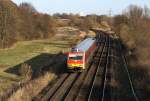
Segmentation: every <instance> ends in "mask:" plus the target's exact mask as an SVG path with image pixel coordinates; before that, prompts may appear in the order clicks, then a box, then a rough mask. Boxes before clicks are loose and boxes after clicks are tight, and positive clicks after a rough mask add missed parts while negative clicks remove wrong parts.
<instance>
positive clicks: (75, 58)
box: [69, 56, 83, 60]
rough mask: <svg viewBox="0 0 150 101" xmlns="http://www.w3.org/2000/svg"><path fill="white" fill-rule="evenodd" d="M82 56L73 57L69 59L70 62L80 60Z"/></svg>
mask: <svg viewBox="0 0 150 101" xmlns="http://www.w3.org/2000/svg"><path fill="white" fill-rule="evenodd" d="M82 58H83V57H82V56H73V57H69V59H70V60H82Z"/></svg>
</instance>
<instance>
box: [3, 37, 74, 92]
mask: <svg viewBox="0 0 150 101" xmlns="http://www.w3.org/2000/svg"><path fill="white" fill-rule="evenodd" d="M64 39H65V40H64ZM73 40H76V38H75V36H68V37H67V36H65V37H53V38H51V39H47V40H34V41H24V42H18V43H17V44H15V45H14V46H13V47H11V48H10V49H5V50H0V92H3V91H5V89H7V88H9V87H11V86H12V85H13V84H16V83H17V82H19V81H20V80H22V79H23V78H22V77H20V76H18V75H16V74H13V73H9V72H6V70H7V69H9V68H11V67H15V66H16V65H17V64H20V63H22V62H24V61H27V60H30V59H31V58H33V57H36V56H38V55H40V54H42V53H50V54H56V53H58V52H60V51H62V50H64V51H67V50H68V49H69V47H71V46H72V45H73V43H74V41H73ZM46 59H48V57H46V56H45V57H42V58H39V59H36V61H34V62H35V63H33V64H37V63H38V62H42V61H44V60H46Z"/></svg>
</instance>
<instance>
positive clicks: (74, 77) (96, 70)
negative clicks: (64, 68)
mask: <svg viewBox="0 0 150 101" xmlns="http://www.w3.org/2000/svg"><path fill="white" fill-rule="evenodd" d="M97 37H98V39H97V47H98V48H97V50H96V52H95V55H94V56H93V60H92V61H91V62H90V64H89V66H88V68H87V69H86V70H85V71H83V72H82V73H80V72H79V73H65V74H63V75H61V77H60V78H58V79H57V80H56V81H55V83H54V84H53V85H51V84H50V85H48V86H47V87H46V88H45V89H44V90H43V91H42V92H41V93H40V94H39V95H38V96H37V97H35V98H34V99H33V101H111V100H112V99H113V98H112V96H111V94H112V91H111V89H112V88H111V85H110V82H111V80H112V78H113V66H114V64H115V59H116V57H117V56H118V55H117V54H118V53H117V51H116V49H115V47H114V46H113V44H112V43H114V42H113V40H112V39H111V38H109V37H108V36H107V35H105V34H99V35H98V36H97ZM128 76H129V75H128ZM130 84H131V83H130ZM132 86H133V85H132ZM131 89H132V87H131ZM135 101H139V100H138V99H136V100H135Z"/></svg>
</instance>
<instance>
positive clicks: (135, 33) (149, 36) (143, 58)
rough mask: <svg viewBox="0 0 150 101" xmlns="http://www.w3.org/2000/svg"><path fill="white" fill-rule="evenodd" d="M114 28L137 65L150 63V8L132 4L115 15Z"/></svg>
mask: <svg viewBox="0 0 150 101" xmlns="http://www.w3.org/2000/svg"><path fill="white" fill-rule="evenodd" d="M113 30H115V32H116V33H117V34H118V35H119V36H120V38H121V39H122V41H123V43H124V44H125V46H126V47H127V49H128V50H130V51H131V53H132V56H134V57H135V58H136V60H137V61H138V63H139V64H137V61H135V62H136V63H135V64H137V65H147V66H148V65H149V63H150V61H149V60H150V52H149V51H150V47H149V46H150V9H149V8H148V7H147V6H145V7H140V6H137V5H130V6H129V7H128V8H127V9H126V10H124V11H123V13H122V14H120V15H116V16H114V17H113Z"/></svg>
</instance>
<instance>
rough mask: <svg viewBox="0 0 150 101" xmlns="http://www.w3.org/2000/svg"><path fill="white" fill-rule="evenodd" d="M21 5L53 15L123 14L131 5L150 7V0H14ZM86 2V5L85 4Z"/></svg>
mask: <svg viewBox="0 0 150 101" xmlns="http://www.w3.org/2000/svg"><path fill="white" fill-rule="evenodd" d="M12 1H13V2H14V3H16V4H17V5H19V4H20V3H22V2H27V3H30V4H32V5H33V6H34V7H35V9H36V10H37V11H38V12H41V13H47V14H50V15H53V14H55V13H60V14H62V13H67V14H71V13H72V14H80V15H88V14H96V15H117V14H121V13H122V12H123V11H124V10H125V9H126V8H127V7H128V6H129V5H137V6H140V7H144V6H147V7H148V8H149V7H150V1H147V0H132V1H131V0H121V1H116V0H109V1H108V0H107V1H106V0H102V1H99V0H93V1H91V0H86V2H85V1H84V0H76V1H67V0H61V1H60V0H59V1H58V0H55V1H49V0H44V1H45V2H43V1H41V0H12ZM83 4H84V5H83Z"/></svg>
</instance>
